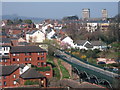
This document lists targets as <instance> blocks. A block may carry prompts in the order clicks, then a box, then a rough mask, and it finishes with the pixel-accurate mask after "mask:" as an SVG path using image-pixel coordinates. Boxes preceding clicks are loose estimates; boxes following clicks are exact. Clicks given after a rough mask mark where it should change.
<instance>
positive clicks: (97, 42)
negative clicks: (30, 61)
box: [91, 41, 105, 46]
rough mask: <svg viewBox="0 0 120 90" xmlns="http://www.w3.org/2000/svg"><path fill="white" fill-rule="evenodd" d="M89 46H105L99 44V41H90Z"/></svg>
mask: <svg viewBox="0 0 120 90" xmlns="http://www.w3.org/2000/svg"><path fill="white" fill-rule="evenodd" d="M91 44H92V45H93V46H101V45H105V44H104V43H103V42H101V41H91Z"/></svg>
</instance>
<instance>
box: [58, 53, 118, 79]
mask: <svg viewBox="0 0 120 90" xmlns="http://www.w3.org/2000/svg"><path fill="white" fill-rule="evenodd" d="M59 55H61V56H63V58H64V59H66V60H67V61H69V62H72V63H74V64H77V65H80V66H82V67H85V68H88V69H90V70H93V71H96V72H99V73H101V74H104V75H107V76H110V77H117V76H118V74H116V73H113V72H110V71H107V70H104V69H101V68H98V67H95V66H92V65H90V64H86V63H84V62H82V61H80V60H78V59H76V58H74V57H71V56H70V55H68V54H66V53H64V52H62V51H59Z"/></svg>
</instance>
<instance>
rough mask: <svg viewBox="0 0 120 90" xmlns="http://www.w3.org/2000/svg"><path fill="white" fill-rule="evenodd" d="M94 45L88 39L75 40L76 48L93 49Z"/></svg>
mask: <svg viewBox="0 0 120 90" xmlns="http://www.w3.org/2000/svg"><path fill="white" fill-rule="evenodd" d="M92 47H93V46H92V45H91V43H90V42H89V41H87V40H77V41H76V42H75V48H77V49H85V50H88V49H91V48H92Z"/></svg>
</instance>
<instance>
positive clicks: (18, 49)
mask: <svg viewBox="0 0 120 90" xmlns="http://www.w3.org/2000/svg"><path fill="white" fill-rule="evenodd" d="M10 52H11V53H27V52H28V53H29V52H31V53H32V52H33V53H34V52H46V51H45V50H44V49H42V48H40V47H38V46H14V47H11V50H10Z"/></svg>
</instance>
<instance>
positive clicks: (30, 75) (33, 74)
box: [20, 68, 45, 79]
mask: <svg viewBox="0 0 120 90" xmlns="http://www.w3.org/2000/svg"><path fill="white" fill-rule="evenodd" d="M20 77H21V78H23V79H39V78H43V77H45V76H43V75H42V74H40V73H38V72H37V71H36V70H35V69H33V68H30V69H28V70H27V71H26V72H24V73H23V74H22V75H20Z"/></svg>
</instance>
